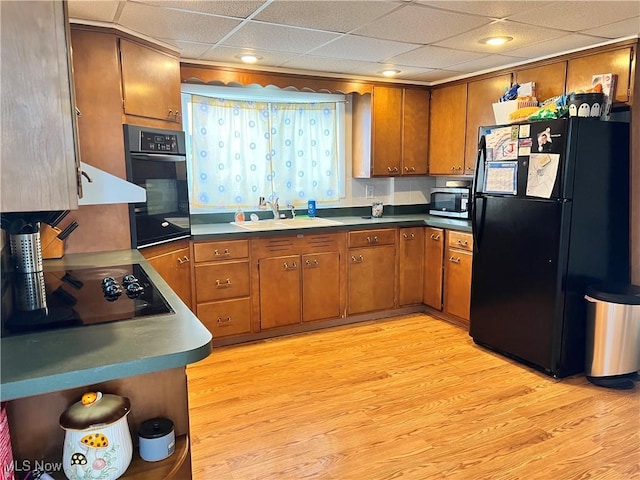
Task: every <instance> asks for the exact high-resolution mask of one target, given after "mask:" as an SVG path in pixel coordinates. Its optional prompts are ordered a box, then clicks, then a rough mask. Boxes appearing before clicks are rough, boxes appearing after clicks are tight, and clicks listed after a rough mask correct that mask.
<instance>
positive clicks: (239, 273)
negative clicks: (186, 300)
mask: <svg viewBox="0 0 640 480" xmlns="http://www.w3.org/2000/svg"><path fill="white" fill-rule="evenodd" d="M193 257H194V260H195V261H194V267H193V279H194V282H195V283H194V295H193V304H194V305H196V310H195V311H196V315H197V316H198V318H199V319H200V321H201V322H202V323H203V324H204V325H205V326H206V327H207V328H208V329H209V331H210V332H211V334H212V335H213V337H214V338H220V337H227V336H232V335H239V334H246V333H251V330H252V329H251V277H250V273H249V272H250V268H249V240H228V241H224V240H223V241H216V242H197V243H194V245H193Z"/></svg>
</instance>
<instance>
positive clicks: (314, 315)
mask: <svg viewBox="0 0 640 480" xmlns="http://www.w3.org/2000/svg"><path fill="white" fill-rule="evenodd" d="M340 276H341V275H340V254H339V253H338V252H323V253H312V254H307V255H303V256H302V321H303V322H313V321H315V320H325V319H329V318H339V317H340V288H341V285H340Z"/></svg>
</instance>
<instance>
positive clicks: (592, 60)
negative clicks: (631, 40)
mask: <svg viewBox="0 0 640 480" xmlns="http://www.w3.org/2000/svg"><path fill="white" fill-rule="evenodd" d="M632 58H633V48H632V47H630V46H629V47H625V48H620V49H618V50H611V51H608V52H602V53H596V54H594V55H587V56H584V57H579V58H573V59H571V60H569V62H568V64H567V93H571V92H573V91H574V90H579V89H581V88H586V87H590V86H591V78H592V77H593V75H596V74H598V73H615V74H616V75H618V79H617V81H616V95H615V98H614V102H617V103H628V102H630V101H631V98H632V97H631V94H632V92H631V73H630V72H631V60H632Z"/></svg>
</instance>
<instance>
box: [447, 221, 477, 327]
mask: <svg viewBox="0 0 640 480" xmlns="http://www.w3.org/2000/svg"><path fill="white" fill-rule="evenodd" d="M472 262H473V238H472V236H471V234H469V233H463V232H455V231H448V232H447V248H446V252H445V259H444V312H445V313H448V314H450V315H454V316H456V317H458V318H459V319H461V320H462V323H464V324H465V325H467V326H468V325H469V316H470V315H469V314H470V310H471V266H472Z"/></svg>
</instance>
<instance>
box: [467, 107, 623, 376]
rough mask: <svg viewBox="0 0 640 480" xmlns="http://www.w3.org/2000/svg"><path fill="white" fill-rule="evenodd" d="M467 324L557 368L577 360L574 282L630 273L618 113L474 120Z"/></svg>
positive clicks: (486, 340)
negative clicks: (477, 123)
mask: <svg viewBox="0 0 640 480" xmlns="http://www.w3.org/2000/svg"><path fill="white" fill-rule="evenodd" d="M479 139H480V141H479V144H478V145H479V152H478V161H477V164H476V172H475V176H474V182H473V195H472V212H471V221H472V230H473V235H474V249H475V251H474V256H473V270H472V279H473V280H472V289H471V317H470V335H471V337H472V338H473V340H474V342H475V343H477V344H478V345H481V346H484V347H488V348H489V349H491V350H494V351H496V352H499V353H501V354H503V355H505V356H508V357H510V358H512V359H515V360H517V361H519V362H521V363H523V364H526V365H529V366H531V367H533V368H535V369H537V370H540V371H542V372H545V373H546V374H548V375H551V376H553V377H557V378H562V377H566V376H569V375H573V374H576V373H580V372H582V371H584V365H585V332H586V315H587V313H586V312H587V309H586V301H585V300H584V294H585V288H586V287H587V286H588V285H591V284H597V283H600V282H624V283H627V282H628V281H629V275H630V274H629V272H630V266H629V259H630V252H629V249H630V242H629V182H630V175H629V168H630V167H629V124H628V123H620V122H604V121H599V120H598V119H592V118H576V117H573V118H563V119H557V120H548V121H540V122H532V123H528V124H518V125H505V126H493V127H481V128H480V130H479Z"/></svg>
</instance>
